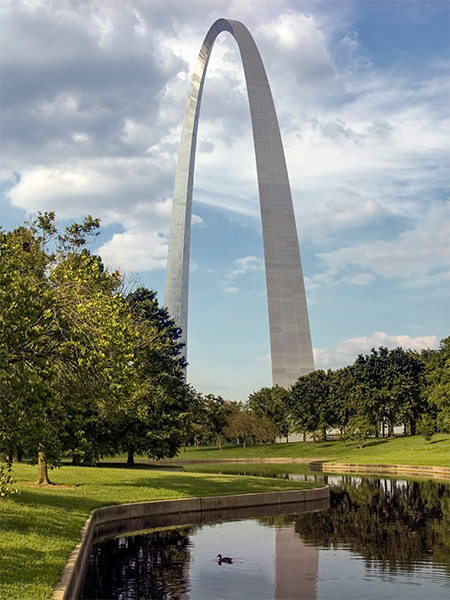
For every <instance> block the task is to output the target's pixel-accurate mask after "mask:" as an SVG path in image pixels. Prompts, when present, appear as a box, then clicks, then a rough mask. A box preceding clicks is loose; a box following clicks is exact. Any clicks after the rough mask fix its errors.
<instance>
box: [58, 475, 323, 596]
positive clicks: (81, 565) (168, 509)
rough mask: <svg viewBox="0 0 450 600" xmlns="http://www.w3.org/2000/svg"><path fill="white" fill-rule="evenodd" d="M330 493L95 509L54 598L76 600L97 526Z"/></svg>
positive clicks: (260, 495) (312, 491) (288, 493)
mask: <svg viewBox="0 0 450 600" xmlns="http://www.w3.org/2000/svg"><path fill="white" fill-rule="evenodd" d="M329 496H330V489H329V487H328V486H325V487H321V488H313V489H309V490H287V491H284V492H263V493H255V494H238V495H230V496H208V497H205V498H186V499H183V500H160V501H154V502H137V503H133V504H117V505H114V506H104V507H102V508H97V509H94V510H93V511H92V512H91V514H90V515H89V517H88V519H87V520H86V522H85V524H84V526H83V528H82V530H81V542H80V543H79V544H78V545H77V546H76V547H75V549H74V550H73V551H72V553H71V555H70V557H69V560H68V562H67V563H66V566H65V567H64V571H63V575H62V578H61V581H60V582H59V584H58V586H57V587H56V588H55V590H54V591H53V594H52V600H74V599H76V598H78V597H79V595H80V593H81V587H82V584H83V581H84V577H85V573H86V569H87V566H88V562H89V556H90V552H91V546H92V541H93V538H94V532H95V528H96V527H97V526H99V525H102V524H105V523H109V522H113V521H122V520H126V519H135V518H139V517H143V516H149V515H162V514H165V515H171V514H172V515H178V514H180V513H193V512H206V511H211V510H217V509H232V508H245V507H251V506H262V505H275V504H291V503H294V502H311V501H314V500H322V499H327V498H329Z"/></svg>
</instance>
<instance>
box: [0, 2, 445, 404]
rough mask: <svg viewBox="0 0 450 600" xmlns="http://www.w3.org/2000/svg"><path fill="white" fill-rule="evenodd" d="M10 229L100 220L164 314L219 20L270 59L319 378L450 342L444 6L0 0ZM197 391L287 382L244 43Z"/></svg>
mask: <svg viewBox="0 0 450 600" xmlns="http://www.w3.org/2000/svg"><path fill="white" fill-rule="evenodd" d="M0 6H1V11H2V15H1V19H2V44H3V49H2V62H3V64H2V88H1V93H2V104H1V106H2V163H1V172H0V175H1V182H2V183H1V194H2V195H1V224H2V226H3V227H4V228H5V229H7V230H8V229H12V228H14V227H16V226H17V225H19V224H20V223H21V222H22V221H23V219H24V218H25V217H27V216H32V215H35V214H36V212H37V211H46V210H54V211H55V212H56V214H57V217H58V219H59V220H60V223H61V225H62V226H64V225H66V224H68V223H70V222H71V221H73V220H76V219H81V218H82V217H83V216H84V215H86V214H91V215H93V216H94V217H100V218H101V222H102V226H103V228H102V235H101V237H100V238H99V239H98V240H97V243H96V246H95V248H94V250H96V251H98V252H99V253H100V254H101V256H102V257H103V259H104V261H105V262H106V263H107V264H108V265H110V266H113V267H115V268H116V267H119V268H120V269H122V271H123V272H124V273H125V274H126V275H127V277H128V281H129V282H130V284H129V285H136V284H143V285H146V286H147V287H149V288H152V289H155V290H156V291H157V292H158V296H159V298H160V300H161V302H163V298H164V279H165V264H166V256H167V244H168V233H169V223H170V210H171V196H172V188H173V182H174V176H175V166H176V157H177V150H178V143H179V137H180V131H181V124H182V120H183V114H184V106H185V103H186V98H187V93H188V88H189V83H190V77H191V75H192V70H193V66H194V64H195V61H196V57H197V54H198V51H199V49H200V46H201V43H202V41H203V38H204V36H205V34H206V32H207V30H208V29H209V27H210V25H211V24H212V23H213V22H214V21H215V20H216V19H217V18H219V17H228V18H232V19H237V20H240V21H242V22H243V23H244V24H245V25H246V26H247V27H248V29H249V30H250V32H251V33H252V35H253V37H254V38H255V40H256V43H257V45H258V47H259V50H260V52H261V55H262V59H263V61H264V63H265V66H266V70H267V74H268V77H269V81H270V84H271V87H272V93H273V96H274V100H275V105H276V108H277V113H278V118H279V121H280V127H281V132H282V137H283V141H284V145H285V152H286V158H287V163H288V170H289V174H290V180H291V186H292V195H293V200H294V206H295V212H296V218H297V227H298V232H299V240H300V249H301V254H302V261H303V267H304V273H305V279H306V289H307V298H308V305H309V315H310V322H311V332H312V341H313V346H314V353H315V361H316V367H317V368H337V367H339V366H343V365H346V364H350V363H352V362H353V361H354V359H355V358H356V356H357V355H358V354H359V353H364V352H369V351H370V348H371V347H373V346H375V347H378V346H380V345H384V346H388V347H389V348H393V347H396V346H399V345H400V346H403V347H404V348H414V349H420V348H426V347H437V345H438V343H439V340H440V339H442V338H444V337H446V336H447V335H449V314H448V307H449V293H448V292H449V235H448V224H449V202H448V200H449V197H448V184H449V165H448V159H449V149H448V142H449V84H448V81H449V77H448V76H449V73H448V70H449V6H450V5H449V3H448V2H447V0H444V1H440V0H424V1H419V0H411V1H410V0H401V1H396V0H383V1H378V0H365V1H361V0H354V1H351V0H343V1H340V0H97V1H95V0H0ZM189 311H190V315H189V343H188V360H189V363H190V367H189V372H188V377H189V380H190V381H191V382H192V383H193V384H194V385H195V386H196V387H197V389H199V390H201V391H203V392H206V393H209V392H212V393H217V394H222V395H223V396H224V397H226V398H229V399H233V400H244V399H245V398H246V397H247V396H248V394H249V393H251V392H252V391H253V390H257V389H259V388H260V387H262V386H263V385H271V370H270V357H269V335H268V317H267V303H266V294H265V281H264V271H263V251H262V239H261V223H260V216H259V203H258V193H257V184H256V167H255V159H254V154H253V146H252V138H251V127H250V116H249V108H248V100H247V97H246V91H245V86H244V82H243V75H242V68H241V63H240V58H239V55H238V51H237V47H236V43H235V41H234V40H233V38H232V37H231V36H230V35H229V34H228V33H222V34H221V35H220V36H219V38H218V40H217V42H216V45H215V47H214V50H213V53H212V57H211V60H210V64H209V68H208V75H207V80H206V84H205V90H204V96H203V103H202V114H201V119H200V126H199V137H198V153H197V163H196V176H195V187H194V217H193V230H192V251H191V287H190V304H189Z"/></svg>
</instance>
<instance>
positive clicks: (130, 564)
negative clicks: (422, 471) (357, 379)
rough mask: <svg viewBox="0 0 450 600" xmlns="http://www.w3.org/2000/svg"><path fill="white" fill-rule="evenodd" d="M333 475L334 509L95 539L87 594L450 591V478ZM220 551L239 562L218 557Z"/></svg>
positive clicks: (301, 597) (430, 594) (300, 599)
mask: <svg viewBox="0 0 450 600" xmlns="http://www.w3.org/2000/svg"><path fill="white" fill-rule="evenodd" d="M329 483H330V485H331V489H332V492H333V493H332V498H331V507H330V509H326V510H322V511H320V512H314V513H305V514H290V515H282V516H274V517H265V518H259V519H248V520H245V521H237V522H236V521H235V522H228V523H219V524H210V525H202V526H190V527H183V528H179V529H172V530H167V529H165V530H160V531H153V532H150V533H145V534H144V535H135V536H129V537H122V538H115V539H110V540H106V541H103V542H101V543H99V544H96V545H95V547H94V549H93V552H92V556H91V563H90V568H89V572H88V575H87V578H86V584H85V589H84V591H83V595H82V597H83V598H86V599H87V598H89V599H91V598H92V599H103V600H104V599H106V598H120V599H124V600H125V599H127V600H142V599H150V598H152V599H153V598H158V599H169V598H170V599H175V598H177V599H180V600H184V599H186V600H187V599H191V600H202V599H208V600H214V599H217V600H225V599H226V598H243V599H246V600H251V599H252V598H255V599H258V600H264V599H266V598H267V599H272V600H273V599H275V600H305V599H319V600H322V599H326V600H330V598H332V599H333V600H337V599H339V598H342V599H348V598H353V597H354V598H361V597H364V598H377V600H379V599H380V598H391V597H393V596H394V595H395V597H396V598H408V599H414V598H417V599H424V598H428V599H430V600H431V599H434V598H445V599H448V597H449V588H450V487H449V486H448V485H444V484H439V483H435V482H433V481H423V482H415V481H406V480H394V479H381V478H375V477H352V476H330V477H329ZM219 552H220V553H221V554H223V555H226V556H231V557H232V558H233V564H232V565H227V564H222V565H219V564H218V563H217V562H216V560H215V557H216V556H217V554H218V553H219ZM393 586H395V588H394V587H393Z"/></svg>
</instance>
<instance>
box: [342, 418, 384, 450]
mask: <svg viewBox="0 0 450 600" xmlns="http://www.w3.org/2000/svg"><path fill="white" fill-rule="evenodd" d="M375 431H376V430H375V427H374V425H372V424H371V423H370V421H369V419H368V418H367V417H365V416H364V415H354V416H352V417H350V418H349V420H348V423H347V427H346V428H345V435H344V437H345V439H347V440H354V441H355V442H356V443H357V445H358V448H363V447H364V443H365V442H366V440H367V438H368V437H370V436H372V435H374V434H375Z"/></svg>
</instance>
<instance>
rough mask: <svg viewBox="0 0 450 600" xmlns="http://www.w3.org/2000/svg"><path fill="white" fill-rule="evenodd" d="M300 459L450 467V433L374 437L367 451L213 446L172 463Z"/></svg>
mask: <svg viewBox="0 0 450 600" xmlns="http://www.w3.org/2000/svg"><path fill="white" fill-rule="evenodd" d="M245 458H247V459H255V458H258V459H267V458H286V459H291V458H298V459H305V460H306V459H311V461H320V460H323V461H330V462H332V461H336V462H351V463H369V464H387V465H393V464H403V465H429V466H436V467H450V434H446V433H436V434H435V435H434V436H433V438H432V439H431V441H430V442H427V441H425V439H424V438H423V437H422V436H420V435H416V436H406V437H396V438H371V439H369V440H367V442H366V443H365V445H364V447H363V448H358V447H357V445H356V444H355V443H354V442H352V443H346V442H342V441H335V442H331V441H330V442H317V443H314V442H289V443H285V442H283V443H280V444H268V445H266V446H261V445H260V444H258V445H250V446H247V448H243V447H242V446H224V447H223V448H222V450H220V449H219V448H215V447H211V446H201V447H199V448H191V447H189V448H187V449H186V452H184V451H183V450H181V451H180V452H179V454H178V456H177V458H176V459H173V461H172V462H177V461H178V462H180V461H183V460H219V459H222V460H223V459H245Z"/></svg>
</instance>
